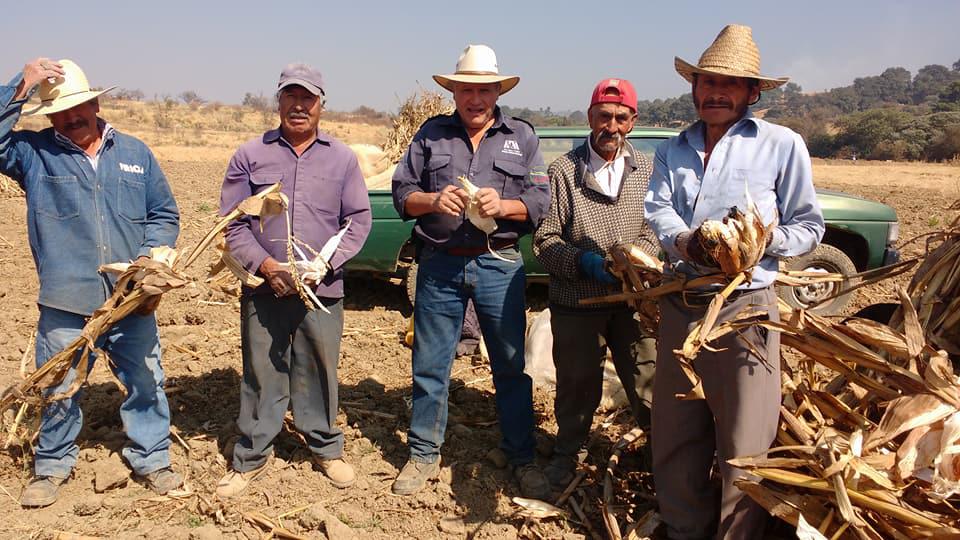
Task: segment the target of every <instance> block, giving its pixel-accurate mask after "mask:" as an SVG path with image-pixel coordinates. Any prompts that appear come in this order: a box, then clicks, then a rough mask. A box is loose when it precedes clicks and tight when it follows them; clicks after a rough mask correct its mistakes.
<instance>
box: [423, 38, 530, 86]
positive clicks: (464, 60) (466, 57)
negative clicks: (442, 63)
mask: <svg viewBox="0 0 960 540" xmlns="http://www.w3.org/2000/svg"><path fill="white" fill-rule="evenodd" d="M433 80H435V81H437V84H439V85H440V86H442V87H444V88H446V89H447V90H449V91H451V92H453V83H455V82H465V83H475V84H486V83H494V82H498V83H500V94H501V95H503V94H506V93H507V92H509V91H510V90H512V89H513V87H514V86H516V85H517V83H518V82H520V77H517V76H515V75H500V69H499V68H498V67H497V55H496V53H494V52H493V49H491V48H490V47H487V46H486V45H467V48H466V49H464V50H463V53H462V54H460V59H459V60H457V71H456V72H455V73H450V74H447V75H434V76H433Z"/></svg>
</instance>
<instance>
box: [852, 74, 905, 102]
mask: <svg viewBox="0 0 960 540" xmlns="http://www.w3.org/2000/svg"><path fill="white" fill-rule="evenodd" d="M853 87H854V89H855V90H856V91H857V93H858V94H859V95H860V106H859V109H860V110H861V111H862V110H866V109H870V108H873V107H877V106H880V105H882V104H884V103H910V102H911V97H912V96H911V95H910V87H911V78H910V72H909V71H907V70H906V69H903V68H902V67H892V68H887V69H886V70H885V71H884V72H883V73H882V74H880V75H878V76H875V77H861V78H858V79H854V81H853Z"/></svg>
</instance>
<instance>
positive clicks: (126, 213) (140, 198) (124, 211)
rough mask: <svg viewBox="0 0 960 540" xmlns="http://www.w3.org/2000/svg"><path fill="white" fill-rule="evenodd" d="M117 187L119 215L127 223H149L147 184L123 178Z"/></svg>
mask: <svg viewBox="0 0 960 540" xmlns="http://www.w3.org/2000/svg"><path fill="white" fill-rule="evenodd" d="M117 187H118V189H117V208H118V213H119V214H120V215H121V216H123V218H124V219H126V220H127V221H131V222H133V223H145V222H146V221H147V186H146V184H145V183H144V182H141V181H139V180H134V179H132V178H124V177H122V176H121V177H120V182H119V184H118V186H117Z"/></svg>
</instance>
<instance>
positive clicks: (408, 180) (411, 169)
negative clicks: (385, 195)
mask: <svg viewBox="0 0 960 540" xmlns="http://www.w3.org/2000/svg"><path fill="white" fill-rule="evenodd" d="M424 141H425V135H424V132H423V129H421V130H420V131H419V132H417V134H416V135H414V137H413V142H411V143H410V146H409V147H407V151H406V153H404V154H403V158H402V159H401V160H400V163H399V165H397V170H396V171H394V173H393V181H392V190H393V206H394V208H396V209H397V213H398V214H400V217H401V218H403V220H404V221H408V220H410V219H413V216H411V215H409V214H407V212H406V210H405V209H404V205H406V203H407V197H409V196H410V194H411V193H416V192H423V191H424V189H423V186H422V185H421V183H420V175H421V174H422V172H423V164H424V163H425V159H424Z"/></svg>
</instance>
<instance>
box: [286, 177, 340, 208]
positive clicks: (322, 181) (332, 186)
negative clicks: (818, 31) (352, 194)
mask: <svg viewBox="0 0 960 540" xmlns="http://www.w3.org/2000/svg"><path fill="white" fill-rule="evenodd" d="M304 179H305V178H304V177H302V176H301V177H300V178H298V179H297V184H298V185H299V184H300V182H303V181H304ZM307 185H308V186H309V187H308V188H307V189H305V190H302V191H301V190H297V197H302V202H303V203H304V204H306V206H308V207H309V208H310V210H311V211H313V212H314V213H318V214H324V215H331V216H339V215H340V203H341V201H342V199H343V182H338V181H337V180H334V179H333V178H331V177H329V176H315V177H313V178H311V179H310V182H309V183H308V184H307Z"/></svg>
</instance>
